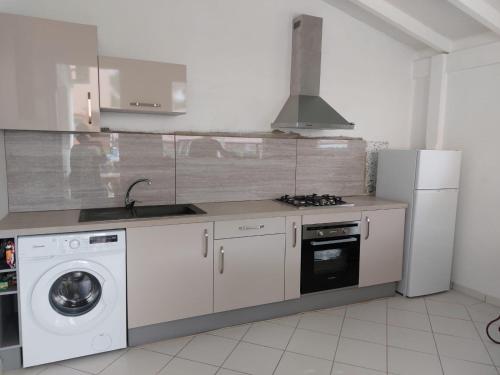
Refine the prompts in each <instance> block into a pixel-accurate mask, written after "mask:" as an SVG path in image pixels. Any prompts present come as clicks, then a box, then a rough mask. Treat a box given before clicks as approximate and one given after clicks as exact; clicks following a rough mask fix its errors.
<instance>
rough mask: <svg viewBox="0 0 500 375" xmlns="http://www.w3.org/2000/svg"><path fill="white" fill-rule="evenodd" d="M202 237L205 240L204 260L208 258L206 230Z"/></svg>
mask: <svg viewBox="0 0 500 375" xmlns="http://www.w3.org/2000/svg"><path fill="white" fill-rule="evenodd" d="M203 237H204V238H205V252H204V253H203V257H204V258H206V257H207V256H208V229H205V231H204V233H203Z"/></svg>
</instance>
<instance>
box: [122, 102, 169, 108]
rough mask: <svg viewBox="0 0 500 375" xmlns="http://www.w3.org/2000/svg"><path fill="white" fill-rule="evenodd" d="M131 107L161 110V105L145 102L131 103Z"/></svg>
mask: <svg viewBox="0 0 500 375" xmlns="http://www.w3.org/2000/svg"><path fill="white" fill-rule="evenodd" d="M130 105H131V106H134V107H151V108H160V107H161V104H160V103H144V102H130Z"/></svg>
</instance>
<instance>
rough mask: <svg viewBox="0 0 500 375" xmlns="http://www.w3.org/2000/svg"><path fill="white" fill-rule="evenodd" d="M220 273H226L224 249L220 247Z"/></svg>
mask: <svg viewBox="0 0 500 375" xmlns="http://www.w3.org/2000/svg"><path fill="white" fill-rule="evenodd" d="M219 273H220V274H221V275H222V274H223V273H224V247H223V246H221V247H220V265H219Z"/></svg>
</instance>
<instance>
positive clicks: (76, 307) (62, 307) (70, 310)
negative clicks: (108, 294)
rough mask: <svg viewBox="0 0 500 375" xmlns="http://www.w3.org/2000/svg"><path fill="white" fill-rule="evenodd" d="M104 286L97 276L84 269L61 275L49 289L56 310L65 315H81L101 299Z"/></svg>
mask: <svg viewBox="0 0 500 375" xmlns="http://www.w3.org/2000/svg"><path fill="white" fill-rule="evenodd" d="M101 294H102V286H101V283H100V282H99V280H97V278H96V277H95V276H94V275H92V274H90V273H88V272H84V271H73V272H68V273H66V274H64V275H62V276H60V277H59V278H58V279H57V280H56V281H55V282H54V284H52V286H51V288H50V291H49V302H50V305H51V306H52V308H53V309H54V310H56V311H57V312H58V313H59V314H61V315H65V316H80V315H84V314H86V313H88V312H89V311H91V310H92V309H93V308H94V307H95V306H96V305H97V304H98V303H99V300H100V299H101Z"/></svg>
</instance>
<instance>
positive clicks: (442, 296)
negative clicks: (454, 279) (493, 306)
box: [426, 290, 482, 306]
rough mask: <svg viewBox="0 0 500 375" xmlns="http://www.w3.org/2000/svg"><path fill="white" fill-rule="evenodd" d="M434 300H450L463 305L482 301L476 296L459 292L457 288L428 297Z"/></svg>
mask: <svg viewBox="0 0 500 375" xmlns="http://www.w3.org/2000/svg"><path fill="white" fill-rule="evenodd" d="M426 298H427V299H429V300H432V301H441V302H450V303H459V304H461V305H468V306H470V305H475V304H477V303H481V302H482V301H481V300H478V299H476V298H474V297H471V296H468V295H466V294H463V293H460V292H457V291H455V290H450V291H448V292H443V293H437V294H432V295H430V296H427V297H426Z"/></svg>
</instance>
